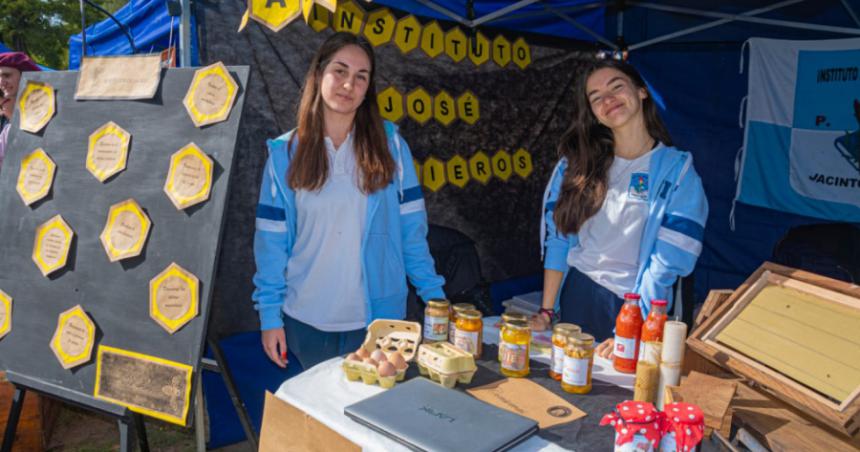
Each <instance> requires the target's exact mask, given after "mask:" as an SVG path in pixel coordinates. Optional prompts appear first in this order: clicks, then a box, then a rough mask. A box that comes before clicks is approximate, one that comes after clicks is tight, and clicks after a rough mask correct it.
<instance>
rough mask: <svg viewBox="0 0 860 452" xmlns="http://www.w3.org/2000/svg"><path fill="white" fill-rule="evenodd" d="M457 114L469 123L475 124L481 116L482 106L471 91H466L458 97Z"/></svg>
mask: <svg viewBox="0 0 860 452" xmlns="http://www.w3.org/2000/svg"><path fill="white" fill-rule="evenodd" d="M457 116H459V117H460V119H462V120H463V122H465V123H467V124H469V125H472V124H475V122H477V121H478V119H480V118H481V106H480V104H479V103H478V98H477V97H475V95H474V94H473V93H472V92H471V91H466V92H465V93H463V94H461V95H460V97H458V98H457Z"/></svg>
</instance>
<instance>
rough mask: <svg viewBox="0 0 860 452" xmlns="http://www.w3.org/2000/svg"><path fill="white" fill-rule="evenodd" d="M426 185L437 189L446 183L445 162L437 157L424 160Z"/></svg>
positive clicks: (431, 188)
mask: <svg viewBox="0 0 860 452" xmlns="http://www.w3.org/2000/svg"><path fill="white" fill-rule="evenodd" d="M423 172H424V177H423V179H424V180H423V183H424V186H425V187H427V188H428V189H430V190H432V191H437V190H439V189H440V188H442V187H443V186H444V185H445V164H444V163H442V162H441V161H439V159H437V158H436V157H430V158H428V159H427V160H425V161H424V171H423Z"/></svg>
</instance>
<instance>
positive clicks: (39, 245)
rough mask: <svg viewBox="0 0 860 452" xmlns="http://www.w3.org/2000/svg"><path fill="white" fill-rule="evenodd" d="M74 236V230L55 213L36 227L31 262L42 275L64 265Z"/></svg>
mask: <svg viewBox="0 0 860 452" xmlns="http://www.w3.org/2000/svg"><path fill="white" fill-rule="evenodd" d="M74 237H75V232H74V231H72V228H71V227H69V225H68V223H66V221H65V220H63V217H62V216H61V215H55V216H54V217H53V218H51V219H50V220H48V221H46V222H44V223H42V224H41V225H39V227H37V228H36V240H35V241H34V243H33V262H35V263H36V266H37V267H39V271H41V272H42V276H48V275H50V274H51V273H53V272H55V271H57V270H59V269H61V268H63V267H65V266H66V261H67V260H68V257H69V248H71V246H72V239H73V238H74Z"/></svg>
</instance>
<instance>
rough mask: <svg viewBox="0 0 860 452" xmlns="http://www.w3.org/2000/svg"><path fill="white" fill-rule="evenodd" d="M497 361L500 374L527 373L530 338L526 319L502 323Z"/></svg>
mask: <svg viewBox="0 0 860 452" xmlns="http://www.w3.org/2000/svg"><path fill="white" fill-rule="evenodd" d="M501 334H502V340H501V342H500V343H499V362H500V363H501V366H500V368H501V372H502V375H504V376H506V377H525V376H527V375H528V374H529V344H530V342H531V339H532V333H531V328H529V324H528V321H517V320H509V321H507V322H505V323H504V325H502V332H501Z"/></svg>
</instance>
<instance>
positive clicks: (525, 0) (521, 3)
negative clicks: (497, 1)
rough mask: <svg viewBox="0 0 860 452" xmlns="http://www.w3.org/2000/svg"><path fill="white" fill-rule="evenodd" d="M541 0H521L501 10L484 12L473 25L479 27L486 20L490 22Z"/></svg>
mask: <svg viewBox="0 0 860 452" xmlns="http://www.w3.org/2000/svg"><path fill="white" fill-rule="evenodd" d="M538 1H540V0H520V1H518V2H516V3H514V4H513V5H508V6H506V7H504V8H502V9H500V10H497V11H493V12H491V13H489V14H484V15H483V16H481V17H479V18H477V19H476V20H473V21H472V26H473V27H477V26H478V25H481V24H483V23H484V22H489V21H491V20H493V19H496V18H499V17H502V16H504V15H505V14H508V13H512V12H514V11H516V10H518V9H523V8H525V7H526V6H529V5H531V4H532V3H537V2H538Z"/></svg>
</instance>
